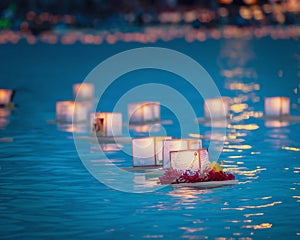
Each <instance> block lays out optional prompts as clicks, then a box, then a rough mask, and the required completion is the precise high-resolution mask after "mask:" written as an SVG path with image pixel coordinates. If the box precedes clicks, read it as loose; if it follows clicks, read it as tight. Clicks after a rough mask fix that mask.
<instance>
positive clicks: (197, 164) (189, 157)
mask: <svg viewBox="0 0 300 240" xmlns="http://www.w3.org/2000/svg"><path fill="white" fill-rule="evenodd" d="M209 166H210V161H209V156H208V150H207V148H203V149H197V150H181V151H172V152H170V167H171V168H174V169H179V170H187V169H190V170H200V171H204V170H205V169H207V168H209Z"/></svg>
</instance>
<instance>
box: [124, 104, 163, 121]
mask: <svg viewBox="0 0 300 240" xmlns="http://www.w3.org/2000/svg"><path fill="white" fill-rule="evenodd" d="M128 119H129V122H130V123H143V122H153V121H157V120H159V119H160V104H159V102H140V103H131V104H129V105H128Z"/></svg>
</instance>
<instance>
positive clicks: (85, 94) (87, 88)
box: [73, 83, 95, 101]
mask: <svg viewBox="0 0 300 240" xmlns="http://www.w3.org/2000/svg"><path fill="white" fill-rule="evenodd" d="M94 94H95V88H94V85H93V84H92V83H77V84H74V85H73V95H74V98H76V100H79V101H88V100H92V99H93V98H94Z"/></svg>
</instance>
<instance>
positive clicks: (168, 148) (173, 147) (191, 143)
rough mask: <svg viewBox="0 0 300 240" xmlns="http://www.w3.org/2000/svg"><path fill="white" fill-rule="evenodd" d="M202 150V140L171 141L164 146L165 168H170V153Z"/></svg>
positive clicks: (167, 141) (166, 141) (165, 142)
mask: <svg viewBox="0 0 300 240" xmlns="http://www.w3.org/2000/svg"><path fill="white" fill-rule="evenodd" d="M200 148H202V140H201V139H170V140H165V141H164V145H163V167H164V168H170V167H171V166H170V152H172V151H180V150H189V149H193V150H197V149H200Z"/></svg>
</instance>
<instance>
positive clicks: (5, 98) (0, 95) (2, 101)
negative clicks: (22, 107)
mask: <svg viewBox="0 0 300 240" xmlns="http://www.w3.org/2000/svg"><path fill="white" fill-rule="evenodd" d="M13 93H14V91H13V90H10V89H0V106H6V105H8V104H9V103H11V102H12V97H13Z"/></svg>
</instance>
